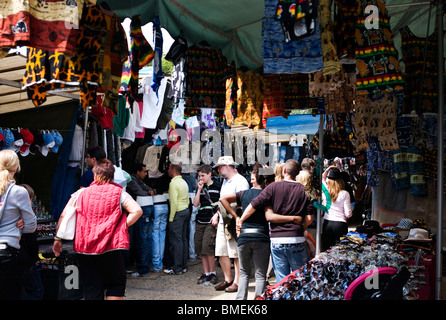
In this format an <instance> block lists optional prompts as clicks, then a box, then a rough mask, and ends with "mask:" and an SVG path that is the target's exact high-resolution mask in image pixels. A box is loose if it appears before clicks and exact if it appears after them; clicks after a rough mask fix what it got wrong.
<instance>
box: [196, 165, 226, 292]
mask: <svg viewBox="0 0 446 320" xmlns="http://www.w3.org/2000/svg"><path fill="white" fill-rule="evenodd" d="M197 173H198V177H199V179H200V180H199V181H198V186H197V187H198V188H197V193H196V195H195V198H194V201H193V205H194V206H195V207H198V206H199V209H198V213H197V216H196V218H195V223H196V227H195V237H194V242H195V252H196V253H197V254H199V255H201V263H202V264H203V274H202V275H201V276H200V278H198V281H197V283H198V284H203V285H213V284H215V283H216V282H217V274H216V272H215V236H216V233H217V225H218V213H215V212H214V210H213V207H212V203H215V202H217V201H218V200H219V199H220V189H221V185H220V184H219V183H217V182H215V181H213V180H212V178H211V176H212V167H211V166H210V165H207V164H203V165H201V166H200V167H199V168H198V169H197Z"/></svg>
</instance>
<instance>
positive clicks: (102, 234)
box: [53, 159, 142, 300]
mask: <svg viewBox="0 0 446 320" xmlns="http://www.w3.org/2000/svg"><path fill="white" fill-rule="evenodd" d="M114 171H115V169H114V167H113V164H112V163H111V162H110V161H109V160H107V159H102V160H100V161H98V162H97V164H96V166H95V167H94V168H93V173H94V182H93V183H92V184H91V185H90V186H89V187H87V188H85V189H80V190H78V191H77V192H75V193H74V194H73V195H72V197H71V198H70V200H69V201H68V203H67V206H66V208H67V207H69V206H72V205H73V202H74V199H76V198H77V203H76V233H75V238H74V250H75V251H76V252H77V253H79V272H80V279H81V281H82V284H83V289H84V297H85V300H103V299H104V291H105V296H106V299H107V300H121V299H122V298H123V296H124V293H125V286H126V274H125V264H124V259H123V255H122V250H128V249H129V246H130V245H129V233H128V227H130V226H131V225H132V224H134V223H135V222H136V221H137V220H138V219H139V217H140V216H141V215H142V209H141V207H140V206H139V205H138V203H136V201H135V200H133V198H132V197H131V196H130V195H129V194H128V193H127V192H125V191H123V190H122V187H121V186H120V185H118V184H116V183H114V182H113V177H114ZM64 215H65V209H64V211H63V212H62V214H61V216H60V218H59V223H58V226H59V224H60V221H62V219H63V218H64ZM61 240H62V239H60V238H57V237H55V238H54V244H53V252H54V254H55V255H56V256H58V255H60V253H61V252H62V241H61Z"/></svg>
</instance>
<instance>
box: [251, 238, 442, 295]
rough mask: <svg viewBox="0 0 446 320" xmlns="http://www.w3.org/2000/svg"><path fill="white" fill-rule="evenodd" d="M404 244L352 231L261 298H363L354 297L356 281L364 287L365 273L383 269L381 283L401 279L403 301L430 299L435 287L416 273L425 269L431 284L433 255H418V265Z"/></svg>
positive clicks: (270, 287)
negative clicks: (421, 281) (432, 289)
mask: <svg viewBox="0 0 446 320" xmlns="http://www.w3.org/2000/svg"><path fill="white" fill-rule="evenodd" d="M402 243H403V241H402V239H401V236H400V235H398V234H397V233H394V232H382V233H379V234H376V235H373V236H371V237H370V238H369V237H367V235H366V234H362V233H358V232H349V233H348V234H347V235H346V236H345V237H343V238H342V239H341V242H340V243H339V244H338V245H336V246H334V247H332V248H330V249H329V250H327V251H326V252H322V253H320V254H319V255H317V256H316V257H315V258H314V259H312V260H310V261H309V262H308V263H307V264H306V265H304V266H303V267H302V268H300V269H298V270H296V271H294V272H292V273H291V274H289V275H288V276H287V277H285V278H284V279H283V280H282V281H280V282H279V283H277V284H276V285H274V286H269V287H267V289H266V290H265V292H264V293H263V295H262V296H260V297H259V298H258V299H259V300H345V299H361V297H355V296H354V294H352V290H353V289H354V288H353V287H355V286H358V281H359V280H357V279H360V280H361V281H362V283H361V284H360V285H361V286H364V282H365V280H366V278H367V276H366V274H367V275H373V272H376V270H380V271H379V276H380V277H381V281H384V280H386V281H390V279H396V278H398V277H399V278H401V279H403V280H402V284H401V286H400V287H399V288H400V290H397V291H399V292H400V293H401V297H400V298H401V299H405V300H415V299H420V300H422V299H431V298H432V296H431V295H430V292H431V290H430V288H431V287H432V284H429V285H425V284H424V283H420V281H419V280H418V281H417V277H416V276H414V272H419V271H420V270H423V271H424V276H423V279H424V280H425V281H432V280H433V279H431V278H432V275H433V274H434V273H432V272H434V271H435V270H431V269H432V265H435V259H434V256H432V255H430V256H429V255H426V253H425V252H419V253H418V254H419V259H418V260H417V262H416V263H415V260H414V259H412V258H411V257H410V255H408V254H406V253H405V252H403V250H401V244H402ZM420 262H421V263H420ZM414 265H416V267H414ZM400 275H401V276H400ZM428 275H430V276H429V277H428ZM361 276H362V279H361ZM418 278H419V277H418ZM369 281H373V280H369ZM400 282H401V281H400ZM371 284H372V285H373V283H371ZM351 285H352V286H351ZM421 285H424V286H421ZM350 286H351V287H350ZM380 286H381V284H380ZM382 286H384V285H382ZM397 293H398V292H397ZM369 294H370V296H368V297H362V298H363V299H372V298H378V297H377V296H378V294H379V292H378V293H377V292H376V290H375V297H372V294H373V292H369Z"/></svg>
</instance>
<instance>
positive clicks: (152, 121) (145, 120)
mask: <svg viewBox="0 0 446 320" xmlns="http://www.w3.org/2000/svg"><path fill="white" fill-rule="evenodd" d="M151 84H152V79H151V78H145V79H144V80H143V88H144V94H143V111H142V114H141V126H143V127H144V128H148V129H156V127H157V122H158V118H159V116H160V113H161V110H162V108H163V103H164V94H165V91H166V86H167V79H166V78H162V79H161V82H160V86H159V88H158V91H157V92H156V91H155V90H154V89H153V87H152V86H151Z"/></svg>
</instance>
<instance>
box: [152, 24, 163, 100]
mask: <svg viewBox="0 0 446 320" xmlns="http://www.w3.org/2000/svg"><path fill="white" fill-rule="evenodd" d="M153 32H154V36H153V37H154V42H155V59H154V60H153V80H152V81H153V82H152V89H153V91H155V93H156V97H157V98H158V88H159V87H160V84H161V79H163V77H164V73H163V68H162V63H161V58H162V56H163V35H162V32H161V25H160V19H159V17H158V16H155V18H154V20H153Z"/></svg>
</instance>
